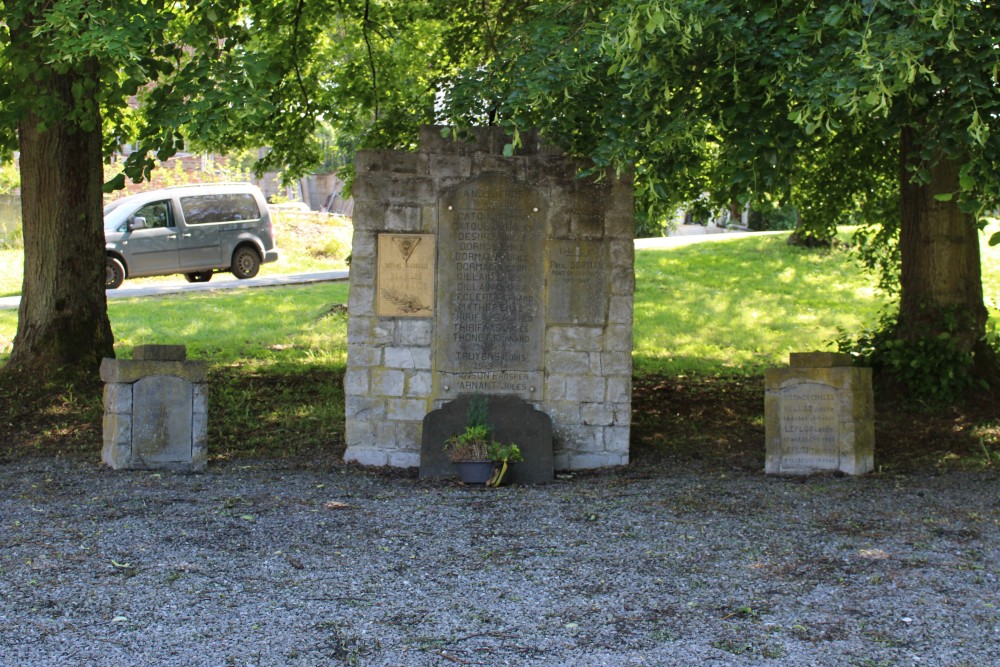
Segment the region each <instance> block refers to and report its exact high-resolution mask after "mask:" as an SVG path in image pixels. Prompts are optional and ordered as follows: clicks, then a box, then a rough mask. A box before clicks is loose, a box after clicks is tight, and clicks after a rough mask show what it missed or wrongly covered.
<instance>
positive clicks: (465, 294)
mask: <svg viewBox="0 0 1000 667" xmlns="http://www.w3.org/2000/svg"><path fill="white" fill-rule="evenodd" d="M439 207H440V208H439V220H440V225H439V237H440V244H441V247H442V248H445V249H447V250H446V251H445V252H443V254H442V256H441V257H440V258H439V266H438V287H437V297H438V298H437V304H438V313H437V323H438V331H439V338H438V341H437V345H438V349H437V365H436V367H437V370H438V371H439V373H440V374H441V375H440V376H439V378H438V381H439V383H440V384H441V385H442V386H441V389H442V390H443V393H444V394H445V395H454V394H457V393H459V392H458V390H459V385H464V386H465V387H466V388H467V389H472V390H485V391H496V390H497V389H499V390H500V391H501V392H510V393H524V394H528V393H530V391H531V390H532V385H537V382H536V379H537V380H540V372H541V368H542V348H543V343H544V340H543V339H544V334H545V321H544V310H543V308H544V306H543V296H544V294H543V285H544V284H545V279H544V261H545V260H544V251H545V242H544V239H545V208H546V203H545V201H544V200H543V198H542V196H541V194H540V193H539V192H538V191H537V190H536V189H535V188H533V187H531V186H529V185H525V184H523V183H519V182H518V181H516V180H514V179H513V178H511V177H510V176H507V175H504V174H493V173H488V174H483V175H481V176H479V177H477V178H475V179H473V180H470V181H468V182H466V183H463V184H462V185H460V186H457V187H456V188H454V189H452V190H450V191H448V192H445V193H444V194H443V195H442V196H441V198H440V200H439ZM517 371H521V373H518V372H517ZM525 372H527V373H528V375H525ZM536 374H537V375H536ZM445 385H446V386H448V387H449V389H445V388H444V386H445Z"/></svg>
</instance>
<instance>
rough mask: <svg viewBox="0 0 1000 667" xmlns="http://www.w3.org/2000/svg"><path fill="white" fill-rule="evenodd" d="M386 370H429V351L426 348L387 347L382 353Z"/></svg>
mask: <svg viewBox="0 0 1000 667" xmlns="http://www.w3.org/2000/svg"><path fill="white" fill-rule="evenodd" d="M383 354H384V358H385V366H386V368H401V369H415V370H429V369H430V367H431V350H430V348H426V347H387V348H385V350H384V352H383Z"/></svg>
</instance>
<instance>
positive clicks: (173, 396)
mask: <svg viewBox="0 0 1000 667" xmlns="http://www.w3.org/2000/svg"><path fill="white" fill-rule="evenodd" d="M192 394H193V388H192V386H191V383H190V382H188V381H187V380H183V379H181V378H178V377H173V376H170V375H154V376H151V377H147V378H143V379H141V380H139V381H138V382H136V383H135V386H134V387H133V399H132V400H133V411H134V414H135V415H136V416H137V418H136V419H135V420H134V423H133V426H132V457H133V459H135V460H136V461H137V462H140V463H144V464H147V465H150V464H157V463H181V462H188V461H190V460H191V443H192V437H191V436H192V428H191V416H192V412H191V405H192V398H193V395H192Z"/></svg>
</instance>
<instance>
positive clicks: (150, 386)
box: [101, 346, 208, 471]
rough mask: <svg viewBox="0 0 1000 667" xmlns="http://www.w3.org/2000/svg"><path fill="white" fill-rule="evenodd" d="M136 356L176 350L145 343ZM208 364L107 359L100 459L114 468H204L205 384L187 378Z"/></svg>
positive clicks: (200, 373) (201, 375)
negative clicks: (150, 345)
mask: <svg viewBox="0 0 1000 667" xmlns="http://www.w3.org/2000/svg"><path fill="white" fill-rule="evenodd" d="M181 347H182V346H181ZM140 356H146V357H150V356H152V357H162V356H176V350H174V351H173V352H170V351H167V352H166V354H164V353H163V351H162V350H152V351H151V350H148V349H147V350H144V351H143V352H141V353H140ZM206 367H207V365H206V364H205V363H204V362H191V361H153V360H149V359H139V360H119V359H105V360H104V361H103V363H102V364H101V376H102V378H104V379H105V381H106V382H107V384H105V387H104V412H105V414H104V423H103V426H104V446H103V448H102V451H101V460H102V461H103V462H104V463H105V464H107V465H108V466H110V467H112V468H115V469H169V470H184V471H199V470H204V468H205V466H206V464H207V460H208V454H207V445H208V386H207V385H206V384H205V383H204V382H203V381H199V382H194V381H192V379H191V378H195V379H200V380H203V379H204V377H205V374H206ZM158 371H163V373H158ZM115 380H117V381H115Z"/></svg>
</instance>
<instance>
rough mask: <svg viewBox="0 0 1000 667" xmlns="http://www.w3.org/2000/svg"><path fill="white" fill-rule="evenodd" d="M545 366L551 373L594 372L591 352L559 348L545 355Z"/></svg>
mask: <svg viewBox="0 0 1000 667" xmlns="http://www.w3.org/2000/svg"><path fill="white" fill-rule="evenodd" d="M545 368H546V370H547V371H548V372H549V373H559V374H561V375H574V374H589V373H591V372H593V369H592V368H591V363H590V353H589V352H574V351H569V350H557V351H555V352H550V353H549V354H547V355H546V356H545Z"/></svg>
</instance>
